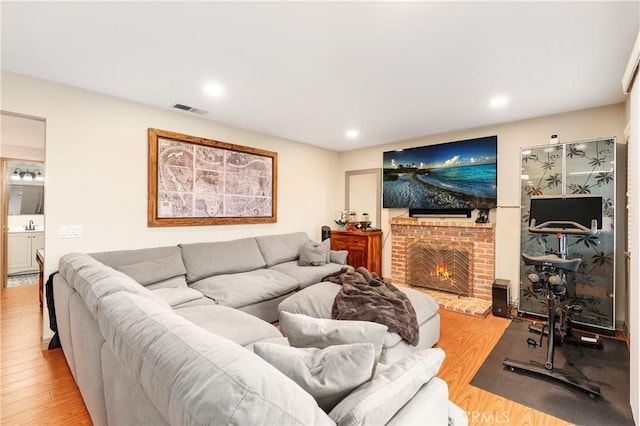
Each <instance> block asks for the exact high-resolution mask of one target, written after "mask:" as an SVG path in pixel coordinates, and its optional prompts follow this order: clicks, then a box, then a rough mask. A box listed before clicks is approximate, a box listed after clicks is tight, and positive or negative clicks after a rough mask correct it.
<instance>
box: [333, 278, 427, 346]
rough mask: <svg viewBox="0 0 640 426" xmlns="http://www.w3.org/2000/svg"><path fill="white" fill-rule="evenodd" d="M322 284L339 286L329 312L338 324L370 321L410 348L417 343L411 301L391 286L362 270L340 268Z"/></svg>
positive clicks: (415, 324) (416, 324)
mask: <svg viewBox="0 0 640 426" xmlns="http://www.w3.org/2000/svg"><path fill="white" fill-rule="evenodd" d="M322 281H330V282H333V283H336V284H341V285H342V288H341V289H340V291H339V292H338V294H337V295H336V298H335V299H334V301H333V307H332V309H331V317H332V318H333V319H339V320H358V321H372V322H377V323H379V324H384V325H386V326H387V327H388V328H389V331H390V332H396V333H398V334H399V335H400V337H402V338H403V339H404V340H406V341H407V342H409V343H410V344H412V345H413V346H415V345H417V344H418V341H419V340H420V332H419V331H418V319H417V317H416V311H415V309H414V308H413V305H412V304H411V301H410V300H409V298H408V297H407V295H406V294H405V293H403V292H402V291H400V290H399V289H398V288H397V287H395V286H394V285H393V284H388V283H385V282H384V281H382V280H381V279H380V277H378V275H377V274H376V273H375V272H369V271H368V270H367V269H366V268H364V267H359V268H358V269H354V268H353V266H344V267H343V268H342V269H341V270H340V272H336V273H334V274H331V275H328V276H326V277H324V278H323V279H322Z"/></svg>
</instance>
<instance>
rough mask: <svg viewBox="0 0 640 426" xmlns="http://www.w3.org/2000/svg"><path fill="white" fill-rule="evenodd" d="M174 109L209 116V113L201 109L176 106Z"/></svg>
mask: <svg viewBox="0 0 640 426" xmlns="http://www.w3.org/2000/svg"><path fill="white" fill-rule="evenodd" d="M173 107H174V108H176V109H181V110H183V111H188V112H192V113H194V114H198V115H205V114H208V111H205V110H203V109H199V108H194V107H190V106H188V105H182V104H175V105H174V106H173Z"/></svg>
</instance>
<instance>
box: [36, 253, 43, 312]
mask: <svg viewBox="0 0 640 426" xmlns="http://www.w3.org/2000/svg"><path fill="white" fill-rule="evenodd" d="M36 262H38V269H39V270H40V274H39V277H38V289H39V291H38V294H39V296H40V310H42V302H43V301H44V249H37V250H36Z"/></svg>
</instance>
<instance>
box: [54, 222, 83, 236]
mask: <svg viewBox="0 0 640 426" xmlns="http://www.w3.org/2000/svg"><path fill="white" fill-rule="evenodd" d="M80 237H82V227H81V226H80V225H60V228H59V229H58V238H80Z"/></svg>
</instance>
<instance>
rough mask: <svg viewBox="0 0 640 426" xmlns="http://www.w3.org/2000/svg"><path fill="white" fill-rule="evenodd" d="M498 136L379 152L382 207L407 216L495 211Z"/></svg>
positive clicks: (455, 214) (467, 214)
mask: <svg viewBox="0 0 640 426" xmlns="http://www.w3.org/2000/svg"><path fill="white" fill-rule="evenodd" d="M497 156H498V137H497V136H486V137H481V138H475V139H467V140H461V141H456V142H447V143H441V144H435V145H427V146H421V147H416V148H408V149H402V150H395V151H386V152H384V153H383V166H382V168H383V184H382V207H383V208H391V209H394V208H403V209H409V215H410V216H420V215H428V216H431V215H438V216H457V215H464V216H467V217H471V211H472V210H474V209H481V210H488V209H492V208H495V207H496V206H497V184H498V170H497Z"/></svg>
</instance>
